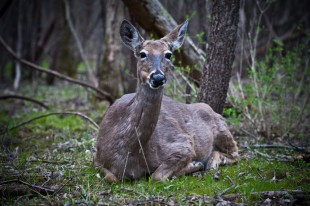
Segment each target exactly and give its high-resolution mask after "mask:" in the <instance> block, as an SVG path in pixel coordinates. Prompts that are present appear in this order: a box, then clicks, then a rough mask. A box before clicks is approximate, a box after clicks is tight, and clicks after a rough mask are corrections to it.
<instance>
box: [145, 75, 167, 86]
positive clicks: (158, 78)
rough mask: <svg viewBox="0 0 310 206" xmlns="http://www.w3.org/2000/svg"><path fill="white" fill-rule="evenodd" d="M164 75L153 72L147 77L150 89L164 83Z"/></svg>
mask: <svg viewBox="0 0 310 206" xmlns="http://www.w3.org/2000/svg"><path fill="white" fill-rule="evenodd" d="M166 81H167V80H166V77H165V75H163V74H162V73H161V72H154V73H152V74H151V75H150V77H149V81H148V83H149V85H150V87H151V88H152V89H158V88H159V87H162V86H164V85H165V84H166Z"/></svg>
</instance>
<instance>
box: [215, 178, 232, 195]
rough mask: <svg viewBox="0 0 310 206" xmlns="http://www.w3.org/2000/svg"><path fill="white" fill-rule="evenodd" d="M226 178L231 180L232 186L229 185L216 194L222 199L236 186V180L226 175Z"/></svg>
mask: <svg viewBox="0 0 310 206" xmlns="http://www.w3.org/2000/svg"><path fill="white" fill-rule="evenodd" d="M225 179H228V180H229V182H230V186H229V187H227V188H226V189H224V190H223V191H222V192H220V193H219V194H217V195H216V196H217V197H219V198H220V199H222V197H221V196H223V195H224V194H225V193H227V192H228V191H229V190H231V189H232V188H233V187H234V186H235V183H234V181H233V180H232V179H231V178H230V177H229V176H226V177H225Z"/></svg>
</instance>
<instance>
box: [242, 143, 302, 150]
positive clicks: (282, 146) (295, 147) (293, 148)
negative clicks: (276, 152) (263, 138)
mask: <svg viewBox="0 0 310 206" xmlns="http://www.w3.org/2000/svg"><path fill="white" fill-rule="evenodd" d="M244 148H255V149H257V148H268V149H290V150H297V151H305V150H306V147H297V146H288V145H277V144H271V145H270V144H261V145H259V144H255V145H250V146H246V147H244Z"/></svg>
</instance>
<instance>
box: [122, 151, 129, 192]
mask: <svg viewBox="0 0 310 206" xmlns="http://www.w3.org/2000/svg"><path fill="white" fill-rule="evenodd" d="M129 154H130V152H129V151H128V153H127V157H126V162H125V167H124V171H123V175H122V188H123V186H124V177H125V172H126V167H127V162H128V157H129Z"/></svg>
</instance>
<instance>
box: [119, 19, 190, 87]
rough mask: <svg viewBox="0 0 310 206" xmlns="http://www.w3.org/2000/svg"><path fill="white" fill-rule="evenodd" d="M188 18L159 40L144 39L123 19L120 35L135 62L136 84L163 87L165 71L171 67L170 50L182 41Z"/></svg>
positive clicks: (179, 45)
mask: <svg viewBox="0 0 310 206" xmlns="http://www.w3.org/2000/svg"><path fill="white" fill-rule="evenodd" d="M187 25H188V20H186V21H185V22H184V23H183V24H180V25H179V26H177V27H176V28H175V29H174V30H173V31H171V32H170V33H169V34H167V35H166V36H165V37H163V38H161V39H159V40H155V41H153V40H144V39H143V38H142V37H141V35H140V34H139V32H138V31H137V29H136V28H135V27H134V26H133V25H132V24H130V23H129V22H128V21H126V20H124V21H123V22H122V24H121V28H120V35H121V38H122V40H123V42H124V44H125V45H126V46H127V47H128V48H130V49H131V50H132V51H133V52H134V54H135V57H136V58H137V59H138V63H137V78H138V85H140V84H142V85H145V84H146V85H149V87H150V88H151V89H158V88H160V87H163V86H164V85H165V83H166V81H167V78H166V76H167V73H168V71H169V69H170V68H171V67H172V63H171V56H172V52H173V51H175V50H176V49H178V48H180V47H181V46H182V44H183V42H184V38H185V33H186V30H187Z"/></svg>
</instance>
